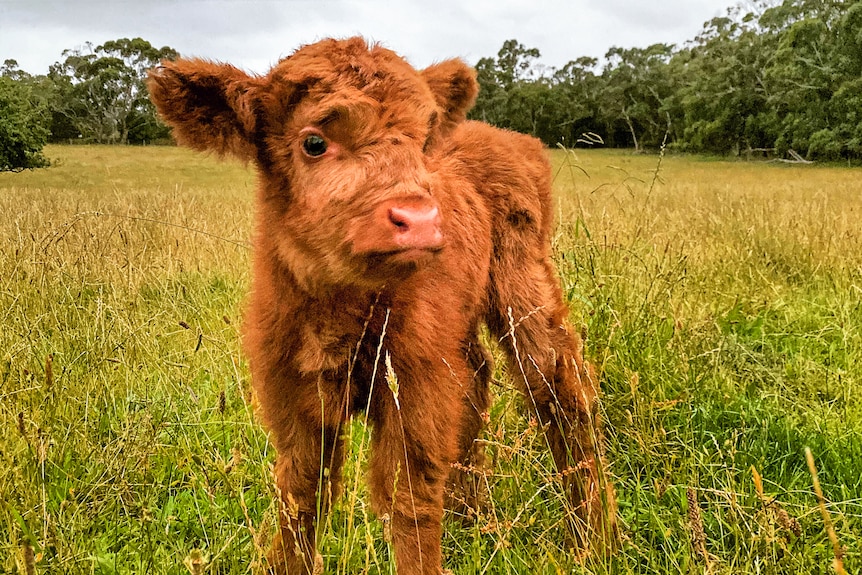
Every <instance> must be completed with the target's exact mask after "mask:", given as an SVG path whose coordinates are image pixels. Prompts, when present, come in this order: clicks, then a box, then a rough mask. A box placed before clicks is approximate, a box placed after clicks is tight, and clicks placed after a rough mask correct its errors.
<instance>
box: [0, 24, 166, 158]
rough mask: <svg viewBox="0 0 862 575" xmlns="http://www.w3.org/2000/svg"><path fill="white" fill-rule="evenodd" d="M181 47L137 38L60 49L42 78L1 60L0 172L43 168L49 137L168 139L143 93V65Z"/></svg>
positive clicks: (134, 141) (135, 141)
mask: <svg viewBox="0 0 862 575" xmlns="http://www.w3.org/2000/svg"><path fill="white" fill-rule="evenodd" d="M178 55H179V54H178V52H177V51H176V50H174V49H173V48H170V47H168V46H165V47H162V48H156V47H154V46H153V45H151V44H150V43H149V42H147V41H146V40H143V39H141V38H134V39H129V38H121V39H118V40H112V41H109V42H105V43H104V44H101V45H99V46H93V45H92V44H86V45H84V46H83V47H81V48H74V49H69V50H65V51H64V52H63V54H62V56H63V59H62V60H61V61H58V62H55V63H54V64H53V65H51V66H50V68H49V70H48V73H47V74H46V75H37V76H34V75H31V74H29V73H27V72H25V71H23V70H21V69H19V67H18V63H17V62H16V61H15V60H11V59H9V60H6V61H5V62H3V64H2V65H0V171H3V170H17V169H24V168H34V167H41V166H45V165H47V160H46V158H45V157H44V156H43V155H42V148H43V147H44V145H45V143H47V142H69V141H81V142H91V143H99V144H142V143H148V142H158V141H170V131H169V130H168V128H167V127H166V126H165V125H164V124H162V123H161V122H160V121H159V120H158V118H157V116H156V110H155V108H154V107H153V105H152V104H151V103H150V100H149V98H148V96H147V89H146V86H145V79H146V74H147V70H149V69H150V68H152V67H154V66H156V65H158V63H159V62H160V61H162V60H164V59H174V58H176V57H177V56H178Z"/></svg>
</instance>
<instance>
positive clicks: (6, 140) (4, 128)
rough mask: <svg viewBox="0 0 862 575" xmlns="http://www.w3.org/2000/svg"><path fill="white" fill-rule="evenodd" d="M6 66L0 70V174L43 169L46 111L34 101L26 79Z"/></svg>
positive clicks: (40, 104)
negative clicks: (1, 172) (11, 71)
mask: <svg viewBox="0 0 862 575" xmlns="http://www.w3.org/2000/svg"><path fill="white" fill-rule="evenodd" d="M9 64H10V61H9V60H7V61H6V63H5V64H4V67H3V68H2V69H0V171H17V170H23V169H28V168H41V167H45V166H47V165H48V160H47V159H46V158H45V156H43V155H42V148H43V147H44V146H45V143H46V141H47V139H48V127H47V123H48V110H47V107H46V106H45V105H44V103H43V102H41V101H40V100H39V99H38V98H34V97H33V94H32V89H31V88H30V86H29V85H28V84H27V83H26V82H25V81H24V80H25V79H26V77H25V76H22V75H15V74H12V73H10V66H9ZM13 68H15V69H17V64H15V65H14V67H13ZM16 77H17V78H18V79H16Z"/></svg>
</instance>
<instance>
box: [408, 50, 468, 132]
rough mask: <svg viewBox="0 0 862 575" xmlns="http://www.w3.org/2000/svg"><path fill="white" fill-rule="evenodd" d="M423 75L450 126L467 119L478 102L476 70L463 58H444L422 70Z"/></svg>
mask: <svg viewBox="0 0 862 575" xmlns="http://www.w3.org/2000/svg"><path fill="white" fill-rule="evenodd" d="M421 74H422V77H423V78H424V79H425V82H427V84H428V87H429V88H431V92H432V93H433V94H434V98H435V99H436V100H437V105H438V106H440V107H441V108H442V109H443V112H444V114H445V116H444V121H445V123H446V124H448V125H449V126H450V127H451V126H452V125H454V124H457V123H459V122H463V121H464V120H465V119H467V112H468V111H469V110H470V108H472V107H473V104H474V103H475V102H476V96H477V95H478V94H479V84H478V82H476V71H475V70H473V68H471V67H469V66H468V65H467V64H465V63H464V62H463V61H462V60H458V59H453V60H444V61H443V62H440V63H438V64H434V65H432V66H429V67H427V68H425V69H424V70H422V72H421Z"/></svg>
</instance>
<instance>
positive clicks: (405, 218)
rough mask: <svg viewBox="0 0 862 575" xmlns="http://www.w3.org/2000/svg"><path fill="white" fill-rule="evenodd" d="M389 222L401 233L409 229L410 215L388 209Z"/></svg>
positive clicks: (396, 209) (394, 209) (399, 210)
mask: <svg viewBox="0 0 862 575" xmlns="http://www.w3.org/2000/svg"><path fill="white" fill-rule="evenodd" d="M389 221H390V222H392V224H393V225H394V226H395V227H396V228H398V229H399V230H401V231H404V232H406V231H407V230H408V229H410V215H409V214H408V213H407V212H406V211H405V210H401V209H399V208H389Z"/></svg>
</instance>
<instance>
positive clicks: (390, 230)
mask: <svg viewBox="0 0 862 575" xmlns="http://www.w3.org/2000/svg"><path fill="white" fill-rule="evenodd" d="M149 87H150V93H151V96H152V99H153V102H155V104H156V106H157V107H158V109H159V112H160V113H161V116H162V117H163V118H164V119H165V121H166V122H167V123H168V124H170V125H171V126H172V127H173V129H174V135H175V136H176V138H177V140H179V141H180V142H181V143H183V144H185V145H188V146H190V147H192V148H195V149H198V150H211V151H215V152H216V153H218V154H221V155H232V156H237V157H239V158H241V159H243V160H246V161H252V162H254V163H255V164H256V165H257V168H258V173H259V182H260V184H259V187H258V191H257V203H256V205H257V223H256V234H255V237H254V258H253V259H254V264H253V283H252V292H251V297H250V302H249V305H248V310H247V315H246V318H245V336H244V339H245V348H246V350H247V353H248V355H249V358H250V365H251V371H252V378H253V385H254V389H255V391H256V394H257V397H258V401H259V410H260V414H261V416H262V418H263V420H264V422H265V424H266V425H267V427H268V428H269V430H270V432H271V437H272V441H273V442H274V444H275V446H276V448H277V451H278V455H277V460H276V465H275V473H276V478H277V484H278V489H279V492H280V494H281V498H282V500H283V505H282V513H281V518H280V522H281V533H280V536H279V537H276V540H275V541H274V543H273V546H272V550H271V552H270V557H269V562H270V568H271V569H272V570H273V572H275V573H289V574H295V573H308V572H310V571H311V569H312V568H313V563H314V558H315V544H316V543H315V525H316V521H317V520H318V519H319V517H318V514H319V513H321V512H325V509H326V507H327V504H328V500H329V497H328V496H327V494H331V493H337V492H338V488H339V481H340V470H341V466H342V462H343V459H344V439H343V437H342V435H343V433H344V426H345V424H346V423H347V422H348V421H349V419H350V418H351V416H352V415H354V414H355V413H357V412H360V411H364V412H365V413H366V414H367V417H368V420H369V421H371V422H372V424H373V434H372V455H371V462H370V488H371V497H372V504H373V507H374V509H375V510H376V512H377V513H378V514H380V515H383V514H388V515H389V517H390V518H391V533H392V540H393V544H394V547H395V556H396V565H397V570H398V573H399V574H400V575H413V574H429V575H430V574H434V575H438V574H439V573H441V570H442V567H441V553H440V538H441V520H442V517H443V508H444V492H445V491H446V488H447V485H448V486H450V488H452V489H456V490H457V489H458V488H459V486H461V487H463V486H465V485H468V484H469V481H467V480H466V479H467V478H465V477H464V476H463V473H464V471H463V470H464V469H465V468H466V467H469V466H470V465H479V464H480V463H481V459H482V458H481V457H480V456H479V454H478V453H479V451H480V450H479V449H478V448H477V447H476V443H475V440H476V437H477V436H478V434H479V432H480V429H481V427H482V421H483V414H485V413H486V412H487V409H488V407H489V391H488V384H489V381H490V378H491V359H490V356H489V354H488V352H487V351H486V350H485V349H484V347H483V346H482V344H481V343H480V341H479V335H478V334H479V329H480V326H482V325H483V324H484V325H486V326H487V328H488V330H489V331H490V333H491V335H492V336H493V337H494V338H495V339H497V340H499V341H500V342H501V343H502V347H503V348H504V350H505V352H506V355H507V357H508V360H509V364H510V371H511V373H512V375H513V378H514V379H515V381H516V384H517V385H518V386H519V387H520V388H521V389H522V390H523V392H524V394H525V396H526V397H527V402H528V405H529V406H530V407H531V408H532V409H533V410H534V413H535V415H536V416H537V417H538V419H539V421H540V422H541V424H542V425H543V427H544V428H545V429H546V434H547V440H548V444H549V445H550V449H551V451H552V453H553V457H554V460H555V462H556V465H557V469H558V471H559V472H560V474H559V480H560V481H561V483H562V485H563V486H564V489H565V491H566V493H567V495H568V498H569V500H570V502H571V504H572V509H573V513H572V518H573V521H572V524H573V526H574V537H575V541H576V543H577V544H578V545H580V546H581V547H582V548H586V546H587V545H588V544H589V543H590V542H599V543H602V544H603V546H606V545H607V544H608V543H609V542H611V541H612V540H613V537H614V530H615V525H616V523H615V504H614V495H613V489H612V488H611V487H610V484H609V483H608V482H606V481H605V480H604V478H603V477H601V476H600V473H601V461H600V451H601V450H600V445H599V443H600V439H599V432H598V427H597V426H598V421H597V396H598V382H597V381H596V376H595V374H594V372H593V371H592V369H590V367H589V366H588V365H587V364H585V363H584V360H583V357H582V349H581V348H582V344H581V340H580V338H579V337H578V335H577V334H576V333H574V332H573V331H572V330H571V328H570V327H569V326H568V324H567V320H566V318H567V315H568V310H567V309H566V306H565V304H564V303H563V299H562V292H561V290H560V287H559V284H558V280H557V278H556V272H555V269H554V265H553V263H552V261H551V257H550V256H551V255H550V246H549V238H550V233H551V229H552V209H551V208H552V206H551V182H550V166H549V164H548V161H547V158H546V154H545V152H544V150H543V149H542V146H541V144H540V143H539V142H538V141H537V140H535V139H533V138H530V137H527V136H523V135H520V134H516V133H512V132H507V131H503V130H499V129H495V128H492V127H490V126H488V125H486V124H483V123H478V122H470V121H466V113H467V110H468V109H469V108H470V106H471V105H472V104H473V102H474V100H475V98H476V94H477V92H478V86H477V83H476V80H475V75H474V72H473V71H472V70H471V69H470V68H468V67H467V66H466V65H465V64H464V63H463V62H461V61H459V60H448V61H444V62H441V63H439V64H436V65H433V66H431V67H429V68H426V69H424V70H422V71H417V70H415V69H414V68H412V67H411V66H410V65H409V64H407V63H406V62H405V61H404V60H403V59H402V58H400V57H399V56H397V55H396V54H394V53H393V52H391V51H389V50H386V49H384V48H381V47H379V46H369V45H368V44H366V42H365V41H364V40H363V39H361V38H352V39H348V40H341V41H339V40H324V41H322V42H318V43H316V44H313V45H310V46H305V47H303V48H301V49H299V50H298V51H297V52H295V53H294V54H293V55H291V56H290V57H288V58H285V59H283V60H282V61H281V62H279V63H278V64H277V65H276V66H275V67H274V68H273V69H272V70H271V71H270V72H269V73H268V74H267V75H266V76H262V77H261V76H249V75H247V74H245V73H243V72H242V71H240V70H238V69H236V68H234V67H232V66H229V65H223V64H215V63H210V62H206V61H202V60H180V61H177V62H165V63H164V64H163V65H162V66H161V67H160V68H158V69H156V70H154V71H153V72H152V74H151V76H150V81H149ZM459 463H461V464H462V465H458V464H459ZM465 495H466V496H468V497H469V496H470V495H471V493H470V489H461V496H465Z"/></svg>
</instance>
